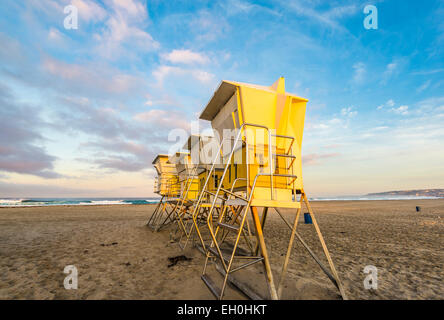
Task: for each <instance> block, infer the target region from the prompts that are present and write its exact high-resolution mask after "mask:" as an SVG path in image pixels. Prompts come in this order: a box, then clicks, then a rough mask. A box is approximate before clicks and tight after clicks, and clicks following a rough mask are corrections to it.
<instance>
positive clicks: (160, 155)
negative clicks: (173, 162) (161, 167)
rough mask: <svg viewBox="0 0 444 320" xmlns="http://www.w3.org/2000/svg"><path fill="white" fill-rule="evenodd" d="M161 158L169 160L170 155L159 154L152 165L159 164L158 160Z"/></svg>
mask: <svg viewBox="0 0 444 320" xmlns="http://www.w3.org/2000/svg"><path fill="white" fill-rule="evenodd" d="M159 158H168V155H167V154H158V155H157V156H156V157H155V158H154V160H153V162H151V164H155V163H156V162H157V159H159Z"/></svg>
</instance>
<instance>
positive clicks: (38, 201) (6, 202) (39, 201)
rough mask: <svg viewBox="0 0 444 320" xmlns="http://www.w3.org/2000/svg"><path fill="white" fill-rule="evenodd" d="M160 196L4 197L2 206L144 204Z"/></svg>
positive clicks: (0, 203) (1, 200)
mask: <svg viewBox="0 0 444 320" xmlns="http://www.w3.org/2000/svg"><path fill="white" fill-rule="evenodd" d="M159 200H160V199H159V198H22V199H19V198H4V199H0V207H38V206H76V205H77V206H94V205H104V204H106V205H122V204H134V205H143V204H151V203H158V202H159Z"/></svg>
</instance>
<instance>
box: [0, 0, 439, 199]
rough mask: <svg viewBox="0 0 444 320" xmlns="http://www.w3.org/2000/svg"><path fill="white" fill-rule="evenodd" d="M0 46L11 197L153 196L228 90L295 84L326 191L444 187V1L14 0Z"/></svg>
mask: <svg viewBox="0 0 444 320" xmlns="http://www.w3.org/2000/svg"><path fill="white" fill-rule="evenodd" d="M69 4H72V5H74V6H76V7H77V8H78V15H79V21H78V29H76V30H74V29H70V30H68V29H65V28H64V23H63V22H64V19H65V17H66V16H67V14H65V13H64V11H63V10H64V7H65V6H67V5H69ZM369 4H371V5H374V6H376V8H377V10H378V29H376V30H373V29H371V30H367V29H365V28H364V25H363V21H364V18H365V16H366V15H365V14H364V13H363V9H364V7H365V6H366V5H369ZM0 43H1V44H2V45H1V46H0V121H1V126H0V143H1V144H0V197H26V196H28V197H30V196H34V197H35V196H38V197H44V196H46V197H53V196H62V197H64V196H74V197H80V196H91V197H100V196H116V197H120V196H125V197H129V196H134V197H139V196H150V195H152V189H153V175H154V171H153V169H152V167H151V161H152V159H153V157H154V155H155V154H157V153H159V152H166V151H167V150H168V149H169V146H170V145H171V144H170V143H168V141H167V137H168V132H169V131H170V130H171V129H173V128H178V127H179V128H185V129H186V128H188V127H189V124H190V121H192V120H195V119H196V118H197V115H198V114H199V113H200V111H201V110H202V109H203V107H204V105H205V103H206V102H207V101H208V99H209V97H210V96H211V95H212V93H213V91H214V90H215V89H216V87H217V85H218V83H219V82H220V81H221V80H222V79H227V80H235V81H240V82H249V83H255V84H260V85H271V84H272V83H273V82H274V81H275V80H276V79H277V78H278V77H280V76H284V77H285V78H286V87H287V91H290V92H293V93H295V94H298V95H299V96H302V97H306V98H308V99H309V102H308V105H307V116H306V126H305V133H304V134H305V135H304V143H303V163H304V183H305V186H306V190H307V191H308V192H309V193H310V194H311V195H313V196H328V195H352V194H365V193H368V192H379V191H388V190H400V189H414V188H415V189H416V188H440V187H441V188H442V187H444V183H443V181H444V148H443V145H444V144H443V142H442V141H443V139H444V90H443V89H444V77H443V75H444V52H443V48H444V46H443V45H444V1H431V0H430V1H395V0H393V1H316V0H313V1H308V0H299V1H297V0H295V1H256V2H252V1H243V0H242V1H241V0H232V1H198V0H196V1H137V0H127V1H123V0H103V1H91V0H72V1H70V0H69V1H68V0H66V1H64V0H61V1H51V0H29V1H13V0H6V1H5V0H4V1H1V3H0Z"/></svg>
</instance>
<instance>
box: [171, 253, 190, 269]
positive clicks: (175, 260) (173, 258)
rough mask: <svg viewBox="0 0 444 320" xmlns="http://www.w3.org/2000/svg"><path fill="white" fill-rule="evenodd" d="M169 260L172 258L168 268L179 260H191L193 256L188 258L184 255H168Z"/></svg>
mask: <svg viewBox="0 0 444 320" xmlns="http://www.w3.org/2000/svg"><path fill="white" fill-rule="evenodd" d="M168 260H170V262H171V263H170V264H169V265H168V268H170V267H173V266H175V265H176V264H177V263H178V262H179V261H191V260H193V258H187V257H186V256H184V255H181V256H176V257H168Z"/></svg>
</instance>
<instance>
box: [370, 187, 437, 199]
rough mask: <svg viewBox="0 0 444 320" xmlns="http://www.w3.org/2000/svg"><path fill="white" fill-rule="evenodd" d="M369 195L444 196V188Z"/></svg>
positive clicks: (371, 194)
mask: <svg viewBox="0 0 444 320" xmlns="http://www.w3.org/2000/svg"><path fill="white" fill-rule="evenodd" d="M367 195H368V196H417V197H438V198H444V189H423V190H403V191H387V192H378V193H369V194H367Z"/></svg>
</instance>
